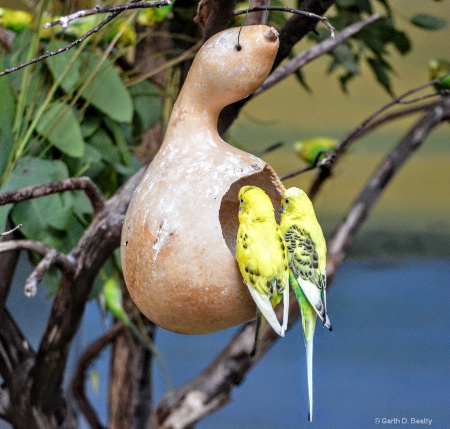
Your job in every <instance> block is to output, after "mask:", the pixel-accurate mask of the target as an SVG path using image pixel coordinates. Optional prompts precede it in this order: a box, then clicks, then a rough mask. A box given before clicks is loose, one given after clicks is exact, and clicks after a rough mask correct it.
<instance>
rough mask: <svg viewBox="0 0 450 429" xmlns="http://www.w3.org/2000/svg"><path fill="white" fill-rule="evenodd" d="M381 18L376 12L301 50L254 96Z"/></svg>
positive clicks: (270, 76) (279, 68)
mask: <svg viewBox="0 0 450 429" xmlns="http://www.w3.org/2000/svg"><path fill="white" fill-rule="evenodd" d="M379 18H380V15H379V14H374V15H371V16H369V17H368V18H366V19H363V20H362V21H358V22H355V23H354V24H352V25H350V26H349V27H347V28H345V29H344V30H342V31H341V32H340V33H338V34H337V36H336V37H334V38H331V39H326V40H324V41H323V42H320V43H318V44H317V45H315V46H313V47H312V48H310V49H308V50H306V51H303V52H301V53H300V54H298V55H296V56H295V57H294V58H292V60H290V61H289V62H287V63H286V64H284V65H283V66H280V67H278V68H277V69H276V70H274V71H273V72H272V73H271V74H270V75H269V77H268V78H267V79H266V80H265V82H264V83H263V84H262V85H261V86H260V87H259V88H258V89H257V90H256V91H255V93H254V94H253V96H256V95H258V94H260V93H261V92H264V91H265V90H267V89H269V88H271V87H272V86H274V85H275V84H277V83H278V82H280V81H282V80H283V79H285V78H286V77H288V76H290V75H292V74H293V73H294V72H295V71H296V70H298V69H300V68H302V67H303V66H305V65H306V64H308V63H309V62H311V61H313V60H315V59H316V58H318V57H320V56H322V55H324V54H326V53H327V52H330V51H332V50H333V49H334V48H335V47H336V46H338V45H340V44H341V43H342V42H343V41H344V40H347V39H348V38H349V37H351V36H353V35H354V34H356V33H358V32H359V31H361V30H362V29H363V28H364V27H366V26H367V25H369V24H371V23H372V22H374V21H376V20H377V19H379Z"/></svg>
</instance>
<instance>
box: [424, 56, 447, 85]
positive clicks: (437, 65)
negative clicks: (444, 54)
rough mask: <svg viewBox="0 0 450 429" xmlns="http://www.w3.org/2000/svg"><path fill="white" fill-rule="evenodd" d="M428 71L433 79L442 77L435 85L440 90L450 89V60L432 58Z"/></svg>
mask: <svg viewBox="0 0 450 429" xmlns="http://www.w3.org/2000/svg"><path fill="white" fill-rule="evenodd" d="M428 73H429V76H430V79H431V80H434V79H439V78H440V81H439V82H438V83H436V84H435V85H434V87H435V88H436V89H437V90H438V91H444V90H448V89H450V61H446V60H431V61H430V62H429V63H428Z"/></svg>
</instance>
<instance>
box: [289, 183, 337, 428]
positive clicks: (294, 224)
mask: <svg viewBox="0 0 450 429" xmlns="http://www.w3.org/2000/svg"><path fill="white" fill-rule="evenodd" d="M280 228H281V231H282V233H283V235H284V239H285V242H286V246H287V249H288V253H289V268H290V273H289V284H290V286H291V288H292V290H293V291H294V293H295V296H296V298H297V301H298V304H299V307H300V311H301V314H302V326H303V335H304V340H305V346H306V365H307V378H308V395H309V414H308V420H310V421H312V414H313V388H312V385H313V381H312V359H313V340H314V330H315V326H316V319H317V315H318V316H319V317H320V319H321V320H322V322H323V324H324V326H325V327H326V328H328V329H329V330H330V331H331V329H332V327H331V323H330V320H329V318H328V315H327V308H326V286H327V278H326V271H325V266H326V253H327V247H326V242H325V238H324V236H323V233H322V228H321V227H320V225H319V222H318V221H317V218H316V215H315V212H314V208H313V205H312V203H311V200H310V199H309V198H308V196H307V195H306V193H305V192H304V191H303V190H301V189H299V188H289V189H287V190H286V191H285V193H284V196H283V199H282V201H281V216H280Z"/></svg>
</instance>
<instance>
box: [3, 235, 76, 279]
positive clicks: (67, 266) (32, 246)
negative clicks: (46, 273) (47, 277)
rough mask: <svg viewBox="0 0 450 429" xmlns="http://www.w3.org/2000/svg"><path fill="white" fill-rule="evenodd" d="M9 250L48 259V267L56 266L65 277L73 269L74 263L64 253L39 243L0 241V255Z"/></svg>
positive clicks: (30, 241)
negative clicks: (29, 253) (27, 251)
mask: <svg viewBox="0 0 450 429" xmlns="http://www.w3.org/2000/svg"><path fill="white" fill-rule="evenodd" d="M11 250H30V251H32V252H35V253H38V254H40V255H43V256H44V258H47V259H49V258H50V259H51V264H50V265H56V266H57V267H58V268H59V269H60V270H61V272H62V273H63V274H65V275H69V276H70V275H71V274H72V273H73V272H74V269H75V266H74V263H73V261H72V260H71V259H70V258H69V257H67V256H66V255H64V253H61V252H58V251H57V250H56V249H54V248H53V247H50V246H47V245H46V244H44V243H42V242H40V241H34V240H10V241H2V242H1V243H0V253H2V252H9V251H11ZM49 254H50V255H51V257H48V255H49ZM47 263H48V262H47ZM41 269H42V268H40V270H41ZM47 269H48V267H47ZM37 276H38V277H39V274H37ZM30 277H31V276H30Z"/></svg>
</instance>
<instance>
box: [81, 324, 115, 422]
mask: <svg viewBox="0 0 450 429" xmlns="http://www.w3.org/2000/svg"><path fill="white" fill-rule="evenodd" d="M122 330H123V325H122V324H121V323H116V324H115V325H114V326H113V327H112V328H111V329H110V330H109V331H108V332H106V333H105V334H104V335H102V336H101V337H99V338H97V339H96V340H95V341H94V342H92V343H91V344H90V345H89V346H88V347H87V348H86V350H85V351H84V353H83V354H82V355H81V358H80V360H79V361H78V365H77V369H76V371H75V374H74V376H73V381H72V392H73V396H74V398H75V400H76V401H77V403H78V406H79V408H80V410H81V412H82V413H83V415H84V417H85V418H86V420H87V422H88V423H89V425H90V426H91V428H93V429H103V428H104V426H103V425H102V424H101V423H100V420H99V419H98V417H97V414H96V412H95V410H94V408H93V407H92V405H91V404H90V402H89V400H88V398H87V397H86V393H85V391H84V385H85V381H86V371H87V370H88V368H89V365H90V364H91V362H92V361H93V360H94V359H95V358H96V357H97V356H98V355H99V354H100V353H101V351H102V350H103V349H104V348H105V347H106V346H107V345H108V344H109V343H111V342H112V341H113V340H114V339H115V338H116V336H117V335H118V334H119V333H120V332H121V331H122Z"/></svg>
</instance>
